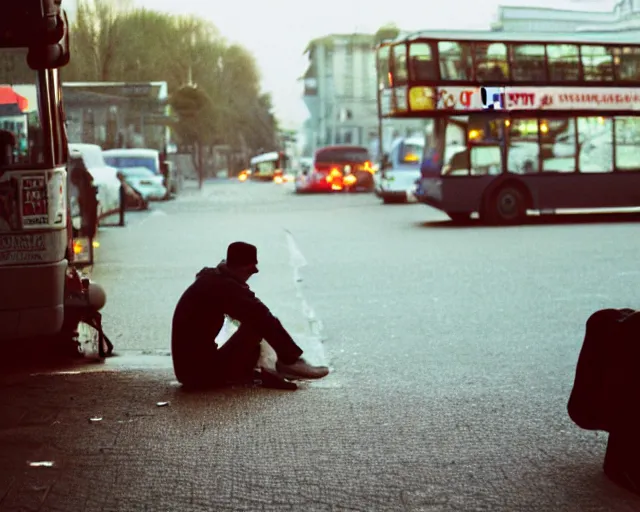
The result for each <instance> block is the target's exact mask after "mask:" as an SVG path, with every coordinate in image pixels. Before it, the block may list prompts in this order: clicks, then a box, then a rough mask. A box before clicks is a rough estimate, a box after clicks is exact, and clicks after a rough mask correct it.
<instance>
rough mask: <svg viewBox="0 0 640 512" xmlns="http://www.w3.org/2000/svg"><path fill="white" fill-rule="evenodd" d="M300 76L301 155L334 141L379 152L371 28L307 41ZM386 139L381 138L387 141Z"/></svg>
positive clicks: (411, 124) (406, 125) (403, 125)
mask: <svg viewBox="0 0 640 512" xmlns="http://www.w3.org/2000/svg"><path fill="white" fill-rule="evenodd" d="M305 53H306V54H307V55H308V57H309V67H308V69H307V71H306V73H305V74H304V76H303V77H302V80H303V81H304V93H303V99H304V102H305V105H306V106H307V109H308V110H309V118H308V119H307V121H306V122H305V124H304V127H303V138H304V141H305V143H304V145H303V149H302V153H303V155H306V156H310V155H311V154H312V153H313V151H314V150H315V149H317V148H320V147H323V146H328V145H332V144H356V145H362V146H366V147H368V148H369V149H370V151H371V153H372V157H373V158H377V157H378V150H377V148H378V107H377V96H376V94H377V76H376V59H375V42H374V35H373V34H333V35H328V36H326V37H323V38H320V39H314V40H313V41H311V42H310V43H309V44H308V46H307V49H306V50H305ZM422 125H424V122H420V121H416V120H406V121H402V122H399V123H395V126H393V127H386V129H385V131H389V132H390V133H389V135H388V137H384V138H385V140H386V139H389V140H390V139H391V138H392V134H391V132H392V131H393V132H394V133H395V134H396V135H397V134H398V133H397V132H399V131H400V132H404V131H407V130H412V129H414V128H415V127H420V126H422ZM386 145H387V144H385V146H386Z"/></svg>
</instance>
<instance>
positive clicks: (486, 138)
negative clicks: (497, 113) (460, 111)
mask: <svg viewBox="0 0 640 512" xmlns="http://www.w3.org/2000/svg"><path fill="white" fill-rule="evenodd" d="M503 126H504V121H503V120H502V119H497V118H491V117H490V116H487V115H483V114H477V115H472V116H469V126H468V130H467V137H468V139H469V144H474V143H476V144H478V143H484V144H490V143H493V144H500V143H501V142H502V141H503V140H504V130H503Z"/></svg>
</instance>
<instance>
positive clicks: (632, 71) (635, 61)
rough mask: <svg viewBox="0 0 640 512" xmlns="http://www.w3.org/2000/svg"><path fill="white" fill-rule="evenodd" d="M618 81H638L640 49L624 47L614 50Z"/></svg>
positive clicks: (639, 77) (639, 74)
mask: <svg viewBox="0 0 640 512" xmlns="http://www.w3.org/2000/svg"><path fill="white" fill-rule="evenodd" d="M616 54H617V55H616V59H615V61H616V64H617V65H618V66H617V67H618V70H617V71H618V79H619V80H623V81H634V82H637V81H640V48H630V47H628V46H627V47H624V48H622V49H621V50H620V49H616Z"/></svg>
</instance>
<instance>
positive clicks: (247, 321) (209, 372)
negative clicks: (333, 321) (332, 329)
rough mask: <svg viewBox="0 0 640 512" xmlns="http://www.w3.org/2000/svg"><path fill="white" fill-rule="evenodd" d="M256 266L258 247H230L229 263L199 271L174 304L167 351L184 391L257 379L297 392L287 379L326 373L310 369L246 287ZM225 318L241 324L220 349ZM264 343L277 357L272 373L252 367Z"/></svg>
mask: <svg viewBox="0 0 640 512" xmlns="http://www.w3.org/2000/svg"><path fill="white" fill-rule="evenodd" d="M257 265H258V252H257V249H256V247H255V246H254V245H251V244H247V243H245V242H234V243H232V244H231V245H229V247H228V249H227V259H226V260H223V261H222V262H221V263H220V264H219V265H218V266H217V267H215V268H208V267H205V268H204V269H202V270H201V271H200V272H199V273H198V274H197V275H196V280H195V281H194V282H193V283H192V284H191V286H189V288H187V290H186V291H185V292H184V293H183V295H182V297H181V298H180V300H179V301H178V305H177V306H176V309H175V312H174V315H173V325H172V333H171V352H172V358H173V367H174V371H175V374H176V378H177V379H178V381H179V382H180V383H181V384H182V385H183V386H187V387H191V388H208V387H216V386H222V385H225V384H230V383H234V382H249V381H254V380H255V379H256V378H259V379H260V380H262V384H263V385H264V386H266V387H274V388H279V389H296V388H297V386H296V384H295V383H293V382H290V380H297V379H319V378H322V377H325V376H326V375H328V374H329V369H328V368H327V367H325V366H312V365H310V364H309V363H307V362H306V361H305V360H304V359H303V358H302V352H303V351H302V349H301V348H300V347H299V346H298V345H297V344H296V343H295V342H294V341H293V339H292V338H291V336H290V335H289V333H288V332H287V331H286V329H285V328H284V327H283V326H282V324H281V323H280V321H279V320H278V319H277V318H276V317H275V316H273V314H271V312H270V311H269V308H267V306H265V305H264V304H263V303H262V302H261V301H260V300H259V299H258V298H257V297H256V296H255V294H254V293H253V292H252V291H251V289H250V288H249V286H248V285H247V284H246V282H247V280H248V279H249V278H250V277H251V276H252V275H254V274H256V273H257V272H258V267H257ZM225 315H226V316H229V317H231V318H232V319H234V320H237V321H239V322H240V327H239V328H238V330H237V331H236V332H235V333H234V334H233V335H232V336H231V338H229V340H228V341H227V342H225V343H224V344H222V345H221V346H220V347H218V345H217V344H216V342H215V338H216V336H217V335H218V334H219V332H220V330H221V329H222V326H223V324H224V319H225ZM263 339H264V340H265V341H266V342H267V343H268V344H269V345H271V347H272V348H273V349H274V351H275V353H276V355H277V357H278V360H277V363H276V371H275V372H274V371H272V370H269V369H265V368H263V369H261V371H260V372H258V370H257V368H256V367H257V365H258V360H259V358H260V343H261V342H262V340H263ZM257 373H258V374H257Z"/></svg>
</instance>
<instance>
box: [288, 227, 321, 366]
mask: <svg viewBox="0 0 640 512" xmlns="http://www.w3.org/2000/svg"><path fill="white" fill-rule="evenodd" d="M285 236H286V237H287V246H288V248H289V264H290V265H291V270H292V272H293V285H294V287H295V289H296V297H297V298H298V300H300V306H301V308H302V314H303V315H304V317H305V318H306V319H307V321H308V322H309V330H310V334H311V335H310V336H309V337H308V342H309V344H310V348H309V350H307V352H311V353H312V354H313V355H314V357H313V362H314V363H317V364H328V361H327V354H326V352H325V350H324V344H323V340H324V335H323V329H322V322H321V320H320V319H319V318H318V316H317V315H316V312H315V311H314V310H313V308H312V307H311V305H310V304H309V302H308V301H307V299H306V298H305V296H304V293H303V290H302V281H303V279H302V274H301V273H300V270H301V269H302V268H303V267H306V266H308V262H307V259H306V258H305V257H304V254H302V251H301V250H300V248H299V247H298V244H297V243H296V241H295V238H294V236H293V233H291V231H289V230H288V229H285Z"/></svg>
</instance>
